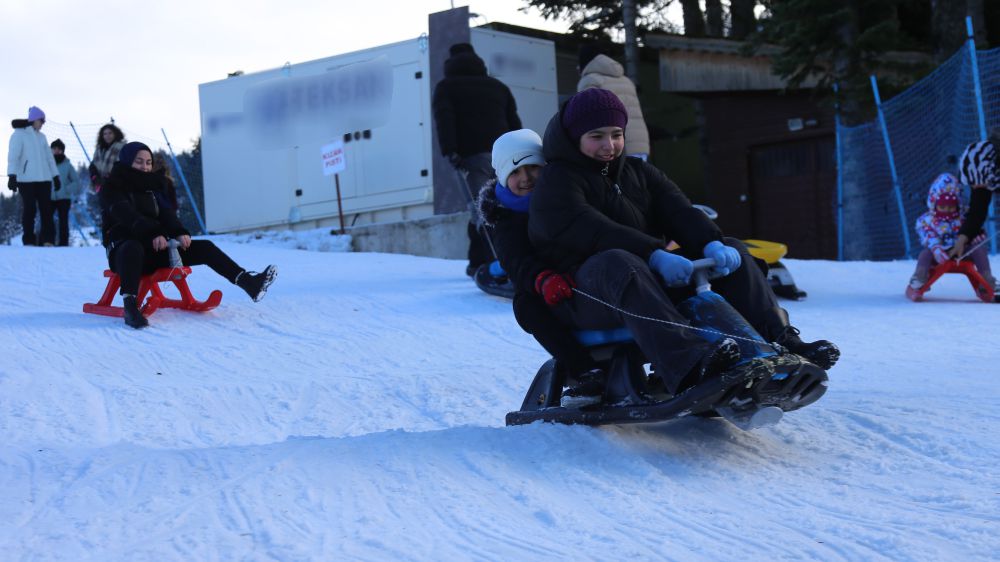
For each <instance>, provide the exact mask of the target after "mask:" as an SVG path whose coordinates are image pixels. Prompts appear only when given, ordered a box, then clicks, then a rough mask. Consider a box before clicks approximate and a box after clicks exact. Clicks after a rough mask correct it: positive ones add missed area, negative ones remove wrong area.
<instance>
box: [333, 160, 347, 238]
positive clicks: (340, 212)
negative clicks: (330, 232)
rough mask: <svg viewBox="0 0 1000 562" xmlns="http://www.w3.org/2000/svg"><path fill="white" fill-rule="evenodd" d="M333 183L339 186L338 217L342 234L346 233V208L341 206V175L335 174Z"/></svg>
mask: <svg viewBox="0 0 1000 562" xmlns="http://www.w3.org/2000/svg"><path fill="white" fill-rule="evenodd" d="M333 183H334V184H335V185H336V186H337V216H338V217H340V233H341V234H343V233H344V207H343V206H341V204H340V174H333Z"/></svg>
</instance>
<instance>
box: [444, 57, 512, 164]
mask: <svg viewBox="0 0 1000 562" xmlns="http://www.w3.org/2000/svg"><path fill="white" fill-rule="evenodd" d="M444 76H445V77H444V79H442V80H441V81H440V82H438V85H437V86H436V87H435V88H434V98H433V111H434V122H435V123H436V124H437V134H438V144H439V145H440V146H441V154H444V155H445V156H447V155H449V154H452V153H457V154H458V155H459V156H461V157H463V158H466V157H468V156H471V155H473V154H480V153H483V152H490V151H491V150H493V141H495V140H496V139H497V137H499V136H500V135H502V134H504V133H506V132H508V131H514V130H517V129H520V128H521V119H520V118H519V117H518V116H517V103H516V102H515V101H514V95H513V94H511V93H510V88H508V87H507V86H506V85H505V84H504V83H503V82H501V81H499V80H497V79H496V78H493V77H491V76H488V75H487V74H486V64H485V63H483V59H481V58H479V57H478V56H477V55H476V54H475V53H459V54H457V55H454V56H452V57H451V58H449V59H448V60H447V61H445V63H444Z"/></svg>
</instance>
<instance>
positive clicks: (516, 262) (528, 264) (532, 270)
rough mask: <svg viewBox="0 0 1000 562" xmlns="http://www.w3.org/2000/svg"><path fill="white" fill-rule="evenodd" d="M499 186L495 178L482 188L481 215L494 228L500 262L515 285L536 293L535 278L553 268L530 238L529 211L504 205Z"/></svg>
mask: <svg viewBox="0 0 1000 562" xmlns="http://www.w3.org/2000/svg"><path fill="white" fill-rule="evenodd" d="M495 186H496V180H492V181H490V182H488V183H487V184H486V185H484V186H483V188H482V189H480V190H479V199H478V204H479V216H480V218H482V220H483V224H484V225H485V226H486V227H487V228H488V229H490V232H491V235H492V237H493V246H494V248H495V249H496V251H497V257H498V258H499V259H500V265H501V266H503V269H504V271H506V272H507V276H508V277H509V278H510V280H511V282H513V283H514V288H515V289H516V290H517V291H518V292H522V293H534V291H535V278H536V277H538V274H539V273H541V272H542V271H543V270H545V269H550V268H548V267H546V266H545V265H544V264H543V263H542V261H541V260H539V259H538V256H537V255H536V254H535V248H534V247H533V246H532V245H531V240H530V239H528V213H519V212H517V211H513V210H511V209H508V208H507V207H504V206H503V205H502V204H501V203H500V200H499V199H497V195H496V192H495V191H494V188H495Z"/></svg>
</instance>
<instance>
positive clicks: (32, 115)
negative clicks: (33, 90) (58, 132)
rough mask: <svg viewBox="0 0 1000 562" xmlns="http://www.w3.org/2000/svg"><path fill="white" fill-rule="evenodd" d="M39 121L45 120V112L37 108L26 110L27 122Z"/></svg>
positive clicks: (32, 107)
mask: <svg viewBox="0 0 1000 562" xmlns="http://www.w3.org/2000/svg"><path fill="white" fill-rule="evenodd" d="M39 119H41V120H43V121H44V120H45V112H44V111H42V110H41V109H39V108H38V107H35V106H31V107H29V108H28V121H38V120H39Z"/></svg>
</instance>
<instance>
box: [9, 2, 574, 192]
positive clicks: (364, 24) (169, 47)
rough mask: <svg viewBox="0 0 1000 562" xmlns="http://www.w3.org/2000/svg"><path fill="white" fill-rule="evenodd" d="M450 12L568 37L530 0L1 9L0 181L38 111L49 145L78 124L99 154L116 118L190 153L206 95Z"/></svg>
mask: <svg viewBox="0 0 1000 562" xmlns="http://www.w3.org/2000/svg"><path fill="white" fill-rule="evenodd" d="M453 4H454V6H456V7H457V6H463V5H468V6H469V10H470V11H471V12H474V13H477V14H481V17H478V18H474V19H473V20H472V24H473V25H479V24H481V23H486V22H487V21H489V22H498V21H499V22H506V23H512V24H517V25H524V26H527V27H535V28H540V29H548V30H552V31H565V30H566V29H567V27H568V26H567V24H565V23H563V22H557V21H546V20H544V19H542V17H541V16H540V15H538V13H537V11H531V12H529V13H522V12H520V11H518V9H519V8H520V7H522V6H523V5H524V2H522V0H474V1H469V2H460V1H456V2H450V1H448V0H239V1H236V0H172V1H171V2H155V1H153V2H134V1H125V0H96V1H89V2H84V1H81V0H0V22H3V28H4V29H3V32H2V33H0V57H2V58H0V61H2V62H0V69H2V72H0V80H2V86H0V117H3V120H2V121H0V123H3V128H2V129H0V130H3V131H4V134H3V136H2V139H0V166H3V168H2V170H0V173H2V174H6V171H7V139H8V138H9V136H10V133H11V131H12V129H10V126H9V123H10V120H11V119H15V118H24V117H26V116H27V112H28V107H29V106H31V105H37V106H39V107H41V108H42V109H43V110H44V111H45V113H46V116H47V121H48V123H47V124H46V126H45V128H43V129H42V132H43V133H46V136H48V137H49V141H52V140H53V139H54V138H55V136H53V134H52V133H53V132H61V133H65V132H66V131H67V129H66V128H65V127H62V126H61V125H60V124H67V123H69V122H71V121H72V122H73V123H74V124H75V125H77V127H78V128H80V129H81V130H82V131H87V134H86V135H83V137H84V138H83V142H84V144H85V145H86V147H87V150H88V152H92V150H93V145H94V141H95V136H96V127H98V126H99V125H100V124H102V123H105V122H107V121H108V119H109V118H110V117H112V116H113V117H114V119H115V122H116V123H117V124H118V125H119V126H120V127H122V129H124V130H125V132H126V134H127V135H128V136H129V139H130V140H143V141H147V142H149V141H154V140H155V141H161V140H162V135H161V133H160V128H161V127H162V128H163V129H165V131H166V133H167V135H169V137H170V141H171V144H172V145H173V147H174V149H175V150H176V151H181V150H186V149H188V148H190V146H191V141H192V139H195V138H196V137H198V136H199V135H200V133H201V130H200V120H199V112H198V85H199V84H202V83H205V82H210V81H214V80H219V79H222V78H225V77H226V74H227V73H229V72H232V71H234V70H243V71H245V72H255V71H259V70H266V69H270V68H276V67H280V66H281V65H283V64H285V63H286V62H291V63H292V64H295V63H299V62H304V61H309V60H314V59H319V58H323V57H328V56H332V55H337V54H340V53H347V52H351V51H356V50H359V49H365V48H368V47H375V46H378V45H384V44H387V43H393V42H397V41H404V40H407V39H415V38H417V37H418V36H419V35H420V34H421V33H425V32H426V31H427V14H429V13H433V12H438V11H442V10H447V9H449V8H451V7H452V5H453ZM70 134H71V133H70ZM57 136H58V135H57ZM63 140H64V141H65V142H66V143H67V144H70V143H71V142H73V139H68V138H63ZM154 148H156V147H154ZM2 185H3V186H6V181H4V182H3V183H2Z"/></svg>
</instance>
